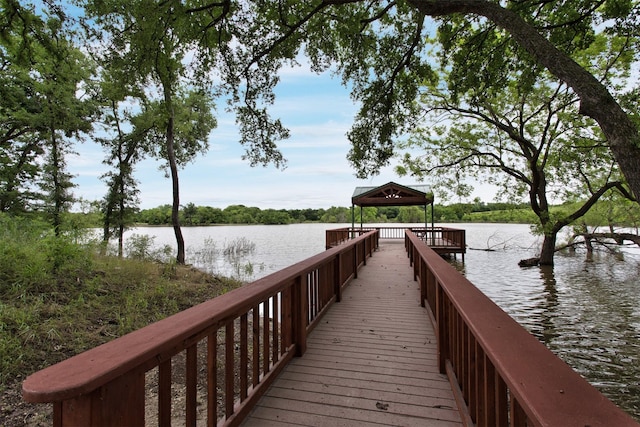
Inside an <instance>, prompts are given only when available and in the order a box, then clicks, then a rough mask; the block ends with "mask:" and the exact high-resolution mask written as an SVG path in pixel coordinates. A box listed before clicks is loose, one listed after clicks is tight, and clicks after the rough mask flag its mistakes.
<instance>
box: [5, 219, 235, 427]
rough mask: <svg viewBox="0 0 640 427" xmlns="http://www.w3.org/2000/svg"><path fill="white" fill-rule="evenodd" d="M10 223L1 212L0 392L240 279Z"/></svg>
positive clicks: (38, 226) (232, 285)
mask: <svg viewBox="0 0 640 427" xmlns="http://www.w3.org/2000/svg"><path fill="white" fill-rule="evenodd" d="M16 222H21V220H16V219H13V218H8V217H6V216H0V227H2V225H5V227H4V228H1V229H2V231H0V384H1V386H0V392H2V391H3V388H4V387H13V386H15V385H16V383H17V382H21V381H22V379H24V377H26V376H27V375H29V374H31V373H33V372H35V371H37V370H39V369H42V368H44V367H46V366H49V365H51V364H54V363H57V362H59V361H61V360H63V359H65V358H68V357H70V356H72V355H74V354H77V353H80V352H82V351H84V350H87V349H89V348H92V347H95V346H97V345H100V344H102V343H104V342H107V341H110V340H112V339H114V338H116V337H118V336H121V335H123V334H126V333H128V332H131V331H133V330H135V329H139V328H141V327H143V326H145V325H147V324H149V323H152V322H155V321H157V320H160V319H162V318H164V317H167V316H169V315H171V314H174V313H176V312H179V311H181V310H184V309H186V308H188V307H191V306H193V305H196V304H198V303H200V302H203V301H206V300H207V299H211V298H214V297H216V296H217V295H220V294H223V293H225V292H227V291H229V290H230V289H233V288H235V287H238V286H240V285H241V282H239V281H237V280H232V279H226V278H221V277H216V276H212V275H210V274H206V273H204V272H201V271H198V270H196V269H194V268H191V267H188V266H178V265H175V264H171V263H170V264H166V263H165V264H162V263H157V262H153V261H147V260H144V259H137V260H133V259H119V258H116V257H101V256H99V255H98V251H97V250H94V246H92V245H91V244H83V245H81V244H78V243H75V242H73V241H71V240H70V239H66V238H59V239H58V238H55V237H53V236H51V235H50V233H49V231H48V229H47V227H46V226H44V225H42V224H33V223H27V222H24V223H21V224H16ZM3 223H4V224H3ZM17 225H19V226H17ZM0 424H2V422H0Z"/></svg>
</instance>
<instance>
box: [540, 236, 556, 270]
mask: <svg viewBox="0 0 640 427" xmlns="http://www.w3.org/2000/svg"><path fill="white" fill-rule="evenodd" d="M556 237H557V234H556V233H555V232H554V233H553V234H545V235H544V240H543V241H542V251H541V252H540V261H539V264H540V265H553V255H554V253H555V251H556Z"/></svg>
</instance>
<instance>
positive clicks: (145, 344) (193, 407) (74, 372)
mask: <svg viewBox="0 0 640 427" xmlns="http://www.w3.org/2000/svg"><path fill="white" fill-rule="evenodd" d="M377 237H378V235H377V232H376V231H373V232H369V233H366V234H364V235H362V236H360V237H358V238H356V239H353V240H349V241H348V242H347V243H345V244H343V245H340V246H338V247H335V248H333V249H330V250H327V251H325V252H323V253H321V254H318V255H316V256H313V257H311V258H308V259H306V260H304V261H302V262H299V263H297V264H295V265H292V266H290V267H287V268H285V269H283V270H280V271H278V272H276V273H273V274H271V275H269V276H267V277H264V278H262V279H259V280H257V281H255V282H252V283H250V284H247V285H245V286H243V287H242V288H239V289H235V290H233V291H231V292H228V293H226V294H224V295H221V296H219V297H217V298H214V299H212V300H209V301H207V302H205V303H202V304H200V305H198V306H195V307H192V308H190V309H187V310H185V311H182V312H180V313H178V314H175V315H173V316H171V317H168V318H166V319H164V320H161V321H159V322H156V323H153V324H151V325H149V326H147V327H145V328H142V329H139V330H137V331H134V332H132V333H130V334H127V335H125V336H123V337H120V338H117V339H115V340H113V341H111V342H108V343H106V344H103V345H101V346H99V347H96V348H94V349H91V350H89V351H86V352H84V353H81V354H79V355H77V356H74V357H72V358H70V359H67V360H64V361H62V362H60V363H58V364H56V365H53V366H50V367H48V368H46V369H43V370H41V371H39V372H36V373H34V374H33V375H31V376H29V377H28V378H27V379H26V380H25V381H24V382H23V385H22V394H23V397H24V399H25V400H27V401H29V402H40V403H45V402H46V403H53V406H54V425H55V426H78V425H82V426H106V425H131V426H134V425H135V426H139V425H144V424H145V413H147V412H149V405H150V404H153V405H157V414H158V415H157V425H159V426H169V425H171V422H172V420H173V421H176V417H177V416H178V414H175V413H174V414H172V404H173V403H175V402H172V391H173V392H175V391H176V387H184V390H183V391H184V393H183V395H184V396H185V402H184V406H185V407H184V410H182V409H181V411H180V412H181V413H182V412H184V420H183V421H180V423H181V424H183V423H185V421H186V425H188V426H194V425H196V422H197V421H198V422H200V421H199V420H200V419H206V421H207V423H206V424H207V425H209V426H213V425H216V424H219V425H238V424H240V422H241V421H242V419H243V418H244V417H245V416H246V414H247V413H248V412H249V411H250V410H251V408H252V407H253V405H254V404H255V402H257V400H258V399H259V397H260V396H261V395H262V394H263V393H264V391H266V389H267V388H268V386H269V385H270V383H271V382H272V381H273V379H274V378H275V377H276V376H277V374H278V372H280V371H281V370H282V368H283V367H284V366H285V365H286V364H287V362H289V360H291V358H293V357H294V356H301V355H302V354H304V352H305V350H306V337H307V335H308V334H309V333H310V332H311V330H312V329H313V328H314V326H315V325H316V324H317V322H318V321H319V319H320V317H321V316H322V314H323V313H324V312H325V311H326V310H327V309H328V307H329V306H330V304H331V303H333V302H336V301H340V298H341V292H342V289H343V287H344V286H345V285H346V284H347V283H348V282H349V281H350V280H351V279H352V278H353V277H355V276H356V275H357V271H358V268H359V267H360V266H362V265H364V264H366V259H367V257H369V256H371V255H372V253H373V251H374V250H375V249H376V248H377V246H378V238H377ZM183 360H184V362H183ZM222 360H223V361H222ZM183 363H184V365H183V366H180V365H182V364H183ZM156 369H157V370H156ZM177 370H184V371H183V372H184V378H185V380H184V385H181V384H176V382H175V381H174V379H173V378H172V377H173V374H174V373H175V372H176V371H177ZM154 372H155V373H156V378H157V380H155V381H154V383H155V382H157V390H156V391H153V390H152V391H149V390H148V389H149V383H150V381H149V380H148V378H150V377H151V376H152V375H153V373H154ZM172 383H173V385H172ZM172 388H173V390H172ZM156 395H157V398H156V397H154V396H156ZM150 400H153V402H154V403H150ZM156 400H157V403H155V401H156ZM199 402H204V405H199ZM199 406H204V409H203V410H201V409H200V408H199ZM219 407H220V410H219ZM154 412H156V411H154ZM147 421H151V420H147ZM151 423H152V424H156V422H155V421H152V422H151Z"/></svg>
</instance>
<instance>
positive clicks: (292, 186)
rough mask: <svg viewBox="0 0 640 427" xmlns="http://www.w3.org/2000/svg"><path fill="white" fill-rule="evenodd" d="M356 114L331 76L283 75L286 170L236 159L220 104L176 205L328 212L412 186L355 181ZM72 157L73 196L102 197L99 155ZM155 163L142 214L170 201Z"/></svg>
mask: <svg viewBox="0 0 640 427" xmlns="http://www.w3.org/2000/svg"><path fill="white" fill-rule="evenodd" d="M356 112H357V106H356V105H354V103H353V102H352V101H351V99H350V97H349V91H348V89H346V88H345V87H343V86H342V85H341V83H340V80H339V79H338V78H332V76H331V75H330V74H328V73H327V74H323V75H317V74H314V73H312V72H311V71H308V68H305V67H299V68H296V69H289V70H285V71H283V73H282V80H281V82H280V84H279V86H278V88H277V99H276V103H275V105H273V106H272V108H271V113H272V115H273V116H274V117H280V118H281V120H282V122H283V123H284V125H285V126H287V127H288V128H289V129H290V138H289V139H287V140H284V141H281V142H280V144H279V147H280V149H281V151H282V153H283V155H284V156H285V158H286V159H287V168H286V169H285V170H278V169H276V168H275V167H274V166H268V167H262V166H257V167H251V166H250V165H249V164H248V162H246V161H243V160H242V159H241V157H242V155H243V153H244V147H242V146H241V145H240V144H239V142H238V139H239V137H238V132H237V127H236V125H235V118H234V117H233V115H232V114H229V113H226V112H224V108H223V106H221V107H220V108H219V109H218V112H217V120H218V127H217V128H216V129H214V131H213V132H212V133H211V135H210V138H209V143H210V149H209V151H208V152H207V153H206V154H204V155H201V156H198V157H197V158H196V159H195V161H194V162H193V163H190V164H188V165H187V166H186V167H185V168H183V169H181V170H180V172H179V179H180V202H181V204H182V205H185V204H187V203H194V204H196V205H198V206H213V207H218V208H224V207H226V206H229V205H232V204H243V205H246V206H257V207H259V208H261V209H268V208H273V209H297V208H329V207H331V206H350V205H351V195H352V193H353V190H354V188H355V187H356V186H362V185H382V184H385V183H387V182H389V181H395V182H398V183H399V184H404V185H411V184H417V183H418V182H417V181H416V180H415V179H413V178H411V177H403V178H400V177H398V176H397V175H396V174H395V173H394V172H393V166H394V165H395V163H394V162H392V165H391V166H390V167H387V168H385V169H383V170H382V171H381V173H380V175H378V176H375V177H373V178H371V179H367V180H359V179H357V178H356V177H355V175H354V170H353V169H352V168H351V166H350V165H349V163H348V161H347V160H346V155H347V153H348V151H349V148H350V145H349V141H348V139H347V137H346V133H347V131H348V130H349V128H350V126H351V124H352V122H353V117H354V115H355V114H356ZM76 151H77V153H78V155H77V156H73V157H72V158H70V159H69V161H68V166H69V172H70V173H72V174H73V175H75V178H74V182H75V183H76V184H77V187H76V188H75V189H74V193H75V195H76V197H82V198H84V199H86V200H98V199H101V198H103V197H104V195H105V192H106V187H105V185H104V183H103V181H102V180H100V176H101V175H102V174H103V173H104V172H105V171H106V170H107V167H106V166H105V165H103V164H102V160H103V158H104V153H103V152H102V149H101V148H100V146H98V145H96V144H93V143H92V142H91V141H86V142H85V143H84V144H82V145H80V146H78V147H77V149H76ZM396 163H397V162H396ZM160 164H161V163H160V162H159V161H158V160H154V159H147V160H144V161H143V162H141V163H139V164H138V165H137V167H136V170H135V177H136V179H137V180H138V181H139V187H138V188H139V190H140V208H142V209H148V208H153V207H156V206H160V205H163V204H171V202H172V200H171V181H170V180H169V178H166V177H165V175H164V172H162V171H160V170H159V169H158V168H159V166H160ZM425 183H426V184H428V181H425ZM474 196H479V197H481V198H482V199H483V200H484V201H490V200H491V199H492V198H493V194H492V193H491V192H490V190H485V191H482V190H480V191H476V192H475V193H474ZM436 203H437V200H436Z"/></svg>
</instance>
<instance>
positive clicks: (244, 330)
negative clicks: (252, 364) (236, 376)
mask: <svg viewBox="0 0 640 427" xmlns="http://www.w3.org/2000/svg"><path fill="white" fill-rule="evenodd" d="M248 330H249V327H248V319H247V313H245V314H243V315H242V316H240V401H241V402H243V401H244V400H245V399H246V398H247V390H248V389H249V371H248V365H249V346H248V343H247V340H248Z"/></svg>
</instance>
